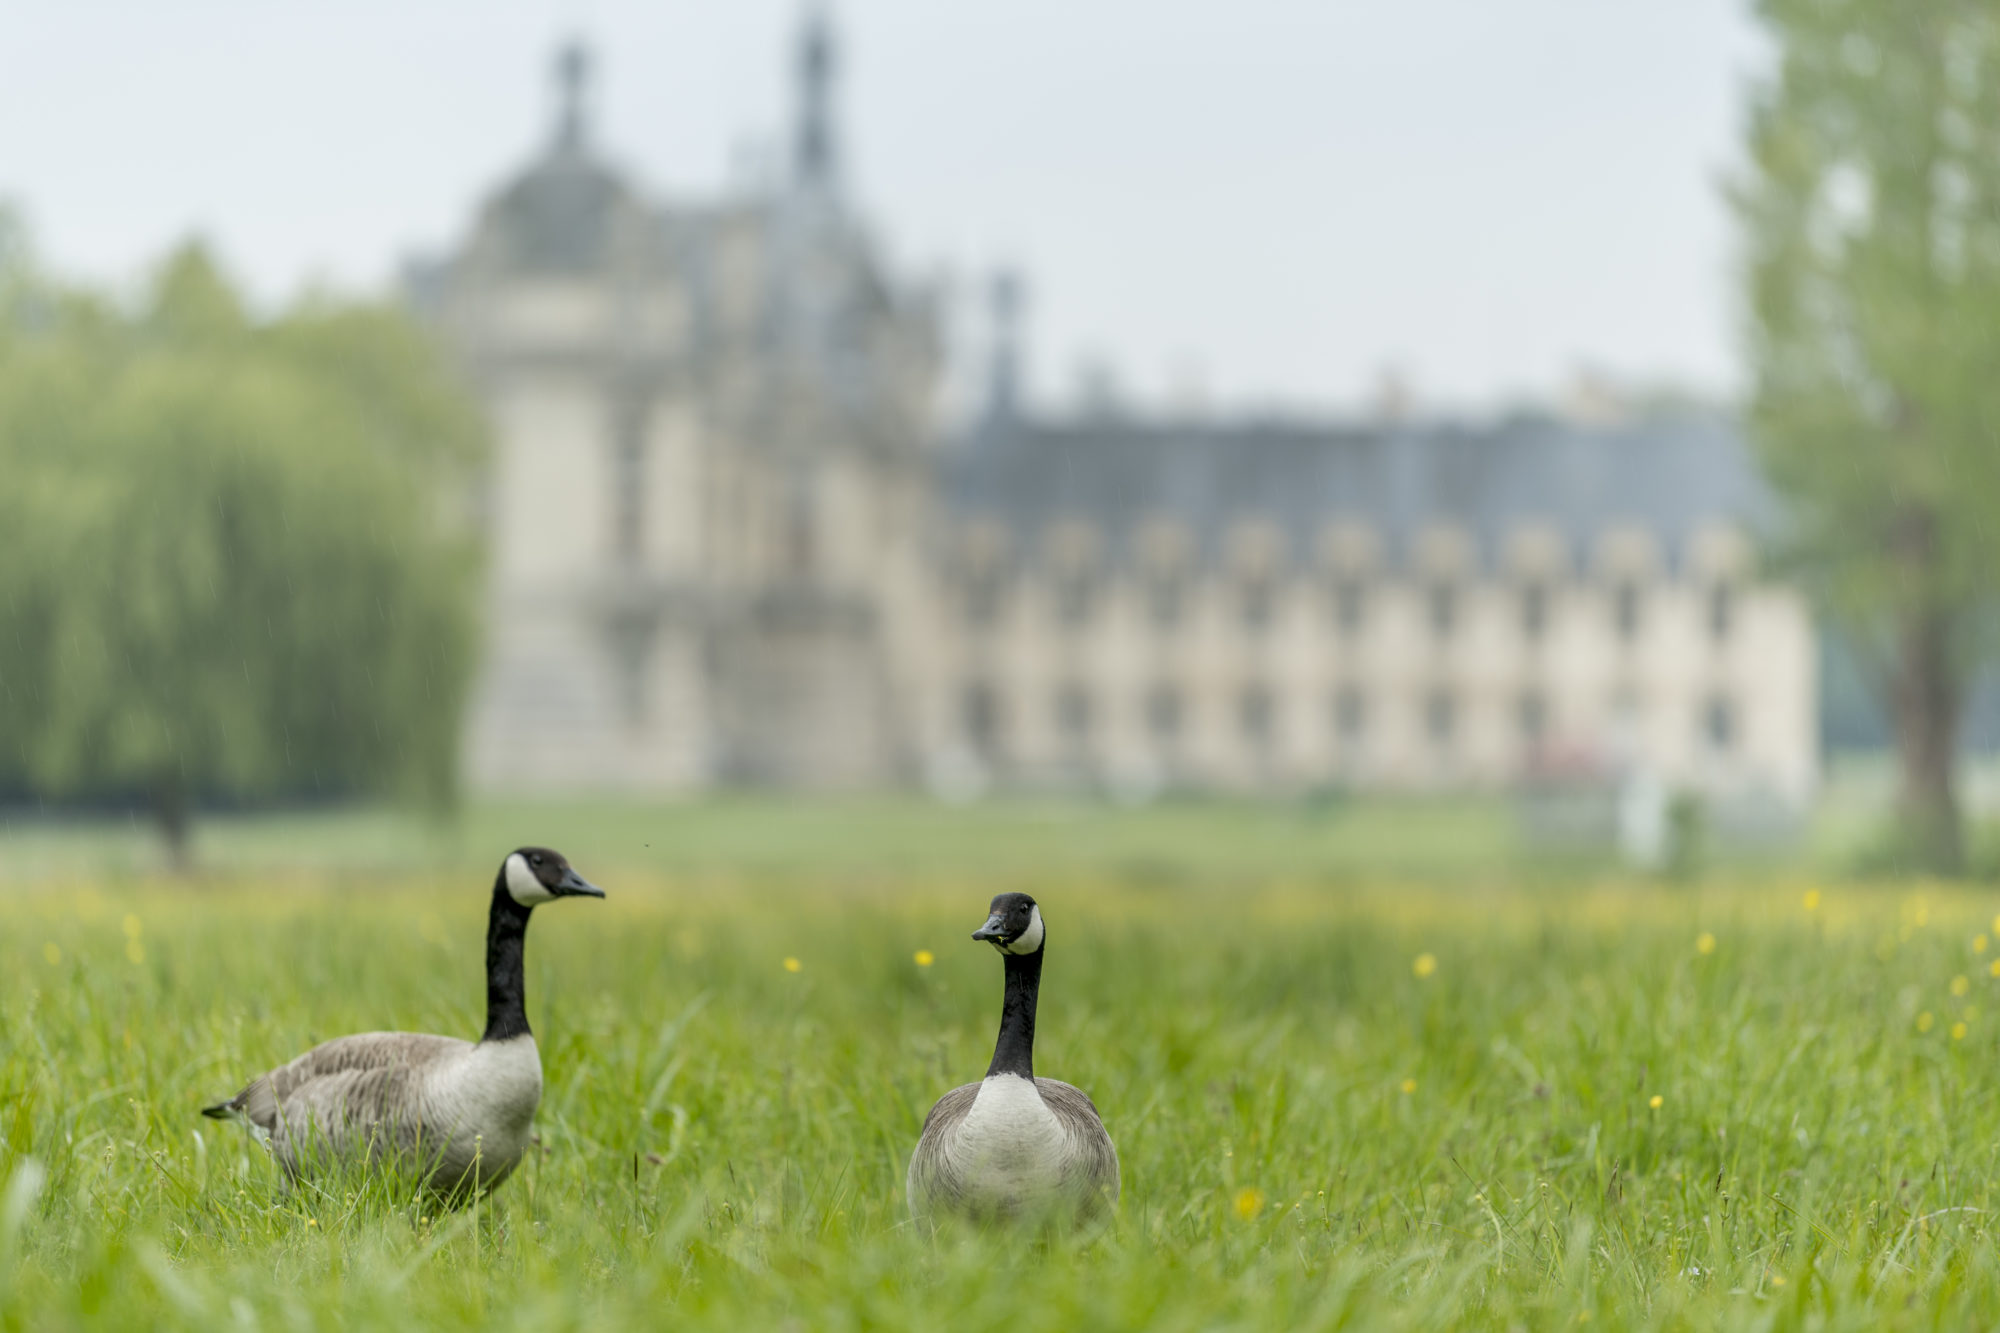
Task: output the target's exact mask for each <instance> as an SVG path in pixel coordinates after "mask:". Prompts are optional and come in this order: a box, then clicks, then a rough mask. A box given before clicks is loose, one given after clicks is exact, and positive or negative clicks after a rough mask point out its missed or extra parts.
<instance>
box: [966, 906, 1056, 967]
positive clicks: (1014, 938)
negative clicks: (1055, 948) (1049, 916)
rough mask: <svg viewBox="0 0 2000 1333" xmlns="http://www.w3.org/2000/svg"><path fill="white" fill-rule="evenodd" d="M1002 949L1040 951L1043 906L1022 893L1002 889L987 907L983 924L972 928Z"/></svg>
mask: <svg viewBox="0 0 2000 1333" xmlns="http://www.w3.org/2000/svg"><path fill="white" fill-rule="evenodd" d="M972 938H973V939H975V940H985V941H986V942H987V943H988V944H990V945H992V946H993V947H994V948H996V949H998V950H999V951H1000V952H1001V953H1012V954H1030V953H1040V952H1041V951H1042V909H1041V908H1039V907H1037V906H1035V900H1034V899H1033V898H1030V897H1029V896H1028V895H1027V894H1025V893H1003V894H1000V895H999V896H998V897H996V898H994V900H993V903H992V905H991V906H990V907H989V908H988V909H987V917H986V924H985V925H983V926H981V927H980V928H979V929H978V930H975V931H973V932H972Z"/></svg>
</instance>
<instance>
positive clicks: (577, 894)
mask: <svg viewBox="0 0 2000 1333" xmlns="http://www.w3.org/2000/svg"><path fill="white" fill-rule="evenodd" d="M556 892H557V893H558V894H559V895H561V896H562V897H565V898H602V897H603V896H604V890H603V889H600V888H598V887H597V886H596V885H595V884H592V883H591V882H590V881H589V880H587V879H585V878H584V877H583V876H582V875H579V874H577V873H576V871H574V870H566V871H564V872H563V877H562V883H560V884H558V885H556Z"/></svg>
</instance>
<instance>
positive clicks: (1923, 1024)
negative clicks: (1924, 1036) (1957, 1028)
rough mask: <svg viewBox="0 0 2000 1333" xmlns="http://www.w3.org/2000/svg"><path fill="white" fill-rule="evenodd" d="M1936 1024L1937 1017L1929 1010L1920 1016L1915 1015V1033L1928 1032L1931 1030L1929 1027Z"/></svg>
mask: <svg viewBox="0 0 2000 1333" xmlns="http://www.w3.org/2000/svg"><path fill="white" fill-rule="evenodd" d="M1936 1022H1937V1015H1936V1014H1933V1013H1932V1012H1931V1011H1930V1010H1928V1009H1926V1010H1924V1011H1923V1012H1922V1013H1921V1014H1918V1015H1917V1031H1919V1032H1929V1031H1930V1030H1931V1025H1932V1024H1934V1023H1936Z"/></svg>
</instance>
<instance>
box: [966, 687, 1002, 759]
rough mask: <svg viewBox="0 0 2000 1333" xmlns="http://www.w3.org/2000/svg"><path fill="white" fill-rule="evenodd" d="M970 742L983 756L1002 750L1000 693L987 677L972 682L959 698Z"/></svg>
mask: <svg viewBox="0 0 2000 1333" xmlns="http://www.w3.org/2000/svg"><path fill="white" fill-rule="evenodd" d="M959 710H960V720H961V722H962V724H963V726H964V728H965V741H966V744H967V745H969V746H971V747H972V749H973V750H974V751H975V752H977V753H979V754H982V755H987V756H992V755H996V754H998V753H999V752H1000V693H999V691H998V690H996V689H995V688H994V687H993V686H992V685H991V684H989V683H987V682H986V681H983V680H975V681H971V682H969V683H968V684H967V685H966V687H965V691H964V694H963V696H962V697H961V699H960V701H959Z"/></svg>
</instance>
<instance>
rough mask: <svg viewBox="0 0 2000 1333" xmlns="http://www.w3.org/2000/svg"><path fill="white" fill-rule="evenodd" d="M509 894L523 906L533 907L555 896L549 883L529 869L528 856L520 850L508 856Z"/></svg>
mask: <svg viewBox="0 0 2000 1333" xmlns="http://www.w3.org/2000/svg"><path fill="white" fill-rule="evenodd" d="M507 894H508V896H509V897H511V898H512V899H513V900H514V901H515V902H517V903H519V904H521V906H523V907H533V906H534V905H535V904H536V903H545V902H547V901H549V899H551V898H553V897H555V895H554V894H553V893H550V892H549V888H548V885H546V884H544V883H542V882H541V881H540V880H539V879H536V878H535V872H534V871H532V870H530V869H528V858H527V857H525V856H523V855H521V854H520V853H519V852H515V853H514V854H513V855H512V856H510V857H508V858H507Z"/></svg>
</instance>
